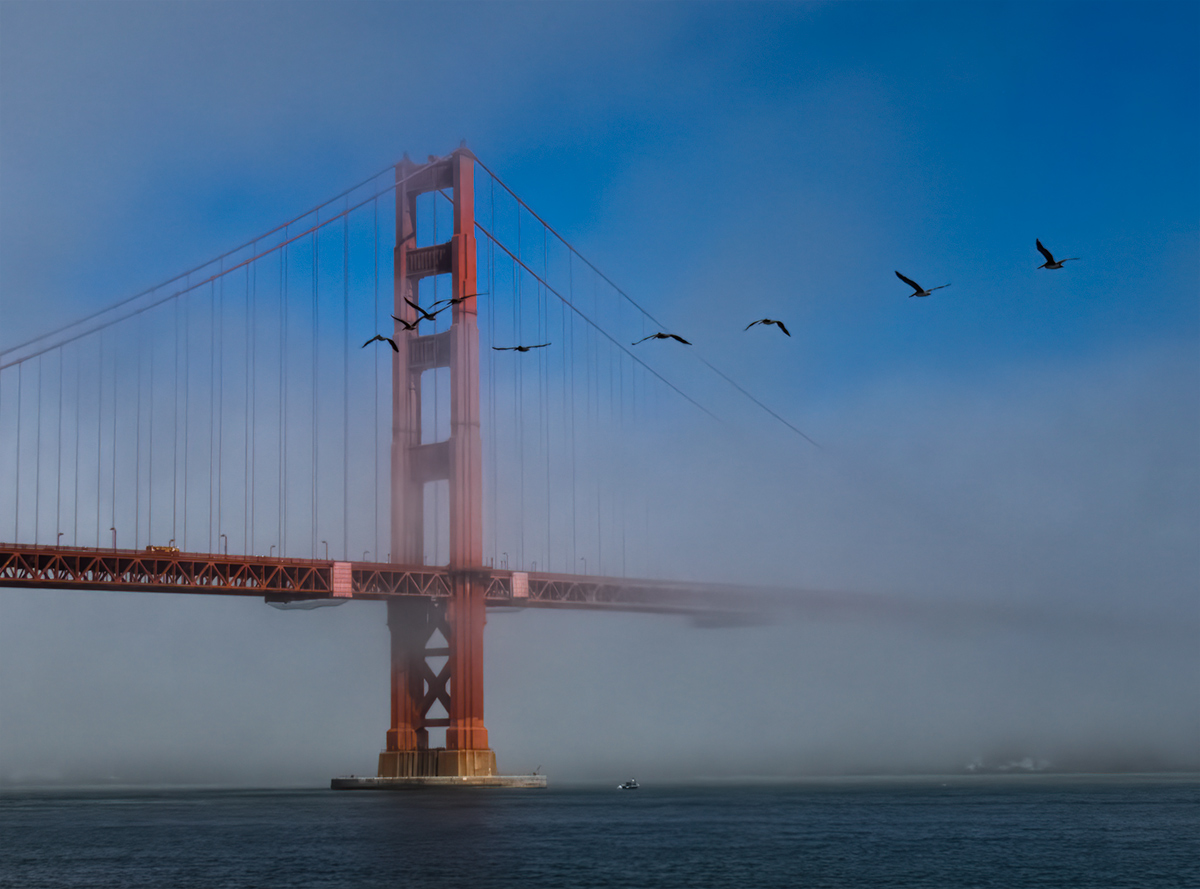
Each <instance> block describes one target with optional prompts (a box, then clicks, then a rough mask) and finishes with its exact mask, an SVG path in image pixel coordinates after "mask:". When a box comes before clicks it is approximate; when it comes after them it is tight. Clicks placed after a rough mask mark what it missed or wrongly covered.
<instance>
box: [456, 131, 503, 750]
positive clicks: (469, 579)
mask: <svg viewBox="0 0 1200 889" xmlns="http://www.w3.org/2000/svg"><path fill="white" fill-rule="evenodd" d="M451 165H452V170H453V176H454V234H453V236H452V238H451V242H450V249H451V266H452V269H453V271H452V291H453V296H454V297H455V298H456V299H459V298H461V299H462V301H461V302H456V303H454V324H453V326H452V327H451V328H450V455H449V456H450V460H449V463H450V466H449V469H450V472H449V474H450V571H451V577H452V583H453V585H454V594H453V597H452V599H451V602H450V609H451V610H450V613H449V615H448V618H449V623H450V626H451V629H452V632H453V634H454V643H453V644H452V645H451V646H450V650H451V654H450V657H451V662H452V663H451V677H452V678H451V682H452V690H451V694H450V704H451V709H450V726H449V727H448V728H447V729H446V747H447V751H448V752H449V753H453V754H455V757H456V759H457V761H458V762H459V763H460V764H461V765H460V768H467V769H469V771H468V772H466V774H492V773H493V772H494V770H495V760H496V757H495V754H493V753H492V752H491V750H489V749H488V733H487V729H486V728H485V727H484V724H483V627H484V624H485V622H486V618H487V611H486V609H485V607H484V593H485V589H486V588H485V585H484V582H483V580H482V577H481V573H482V569H483V443H482V438H481V436H480V432H479V323H478V309H477V301H476V297H475V296H474V294H475V293H477V292H478V291H477V290H476V286H477V281H476V276H475V186H474V174H475V167H474V157H473V156H472V155H471V154H470V152H468V151H466V150H465V149H460V150H459V151H457V152H455V153H454V155H453V157H452V160H451Z"/></svg>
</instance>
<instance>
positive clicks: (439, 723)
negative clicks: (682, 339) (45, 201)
mask: <svg viewBox="0 0 1200 889" xmlns="http://www.w3.org/2000/svg"><path fill="white" fill-rule="evenodd" d="M389 252H390V254H391V255H390V257H389V255H388V254H389ZM389 262H390V269H389V268H388V265H389ZM661 329H662V325H661V324H660V323H659V322H658V321H657V320H656V319H655V318H654V317H653V316H652V315H651V314H650V313H649V312H648V311H646V310H645V309H644V308H643V307H642V306H640V305H638V304H637V303H636V302H635V301H634V300H633V299H632V298H630V297H629V296H628V295H627V294H626V293H625V292H623V291H622V290H621V289H620V288H619V287H617V286H616V285H615V284H614V283H613V282H612V281H611V280H609V279H608V278H607V277H606V276H605V275H604V274H603V273H601V272H600V271H599V269H597V268H596V267H595V266H594V265H593V264H592V263H590V262H589V261H587V260H586V259H584V258H583V257H582V256H581V255H580V254H579V253H578V251H576V250H575V248H574V247H572V246H571V245H570V244H569V243H568V242H567V241H566V240H565V239H563V238H562V237H561V236H560V235H559V234H558V233H557V232H555V231H554V229H552V228H551V227H550V226H549V225H548V224H547V223H546V222H545V221H544V220H543V219H542V218H541V217H540V216H538V215H537V214H536V213H535V212H534V211H533V210H532V209H530V208H529V207H528V206H527V205H526V204H525V203H524V202H523V201H522V200H521V199H520V198H519V197H518V196H517V195H516V194H515V192H513V191H512V190H511V189H510V188H509V187H508V186H507V185H505V184H504V183H503V182H502V181H501V180H500V179H499V178H498V177H497V176H496V175H495V174H494V173H493V172H492V171H491V170H489V169H488V168H487V167H486V166H484V165H483V164H482V163H481V162H480V161H479V160H478V159H477V158H475V156H474V155H473V154H472V153H471V152H470V151H469V150H468V149H467V148H466V147H465V146H463V147H461V148H460V149H458V150H457V151H455V152H453V153H452V154H450V155H448V156H445V157H441V158H437V157H430V158H429V160H428V162H427V163H424V164H416V163H414V162H412V161H411V160H409V159H408V157H407V156H406V157H405V158H404V159H403V160H402V161H401V162H400V163H399V164H397V165H395V166H394V167H389V168H388V169H387V170H385V171H384V172H382V173H380V174H379V175H377V176H374V177H372V178H371V179H368V180H367V181H365V182H363V183H360V184H359V185H358V186H356V187H355V188H353V189H350V190H348V191H346V192H344V193H343V194H341V195H338V196H337V197H336V198H334V199H332V200H331V201H329V202H326V203H324V204H322V205H320V206H318V207H316V208H314V209H313V210H311V211H309V212H308V213H306V214H304V215H302V216H299V217H297V218H295V219H292V220H291V221H289V222H288V223H286V224H284V225H282V226H279V227H278V228H276V229H274V230H272V231H271V232H268V233H266V234H264V235H262V236H260V237H258V238H256V239H254V240H253V241H250V242H248V243H246V244H244V245H242V246H241V247H239V248H237V249H235V250H232V251H230V252H228V253H226V254H224V255H222V256H220V257H217V258H216V259H214V260H213V261H212V262H210V263H207V264H206V265H204V266H200V267H197V268H194V269H192V270H190V271H189V272H187V273H185V274H183V275H180V276H178V277H176V278H173V279H171V280H169V281H166V282H164V283H162V284H160V285H158V286H156V287H153V288H151V289H149V290H146V291H144V292H141V293H138V294H136V295H134V296H132V297H130V298H128V299H126V300H123V301H121V302H119V303H117V304H115V305H113V306H110V307H108V308H106V309H104V310H102V311H99V312H96V313H93V314H91V315H88V316H87V317H84V318H81V319H79V320H78V321H76V322H74V323H72V324H69V325H66V326H63V327H60V328H58V329H56V330H54V331H52V332H50V333H47V334H44V335H42V336H39V337H37V338H35V339H33V340H29V341H27V342H25V343H22V344H19V345H17V346H14V347H11V348H8V349H6V350H5V351H3V352H0V448H3V450H2V452H0V491H2V492H3V503H2V504H0V509H3V510H4V513H6V514H7V516H8V518H0V523H7V524H6V525H2V524H0V527H3V528H4V530H3V531H0V536H3V537H9V535H11V537H10V540H11V542H9V543H0V586H6V587H35V588H46V589H92V590H124V591H142V592H174V593H196V594H205V595H236V596H261V597H263V598H264V599H265V600H266V601H268V602H271V603H275V604H287V603H294V604H300V605H303V604H314V603H325V602H328V603H332V602H342V601H346V600H351V599H367V600H382V601H385V602H386V603H387V613H388V626H389V628H390V634H391V665H390V670H391V713H390V723H389V728H388V729H387V732H386V743H385V747H384V750H383V751H382V752H381V754H380V758H379V771H378V779H366V781H365V782H364V781H363V780H359V781H357V782H342V783H341V784H340V785H338V782H337V781H335V785H337V786H388V785H394V784H411V783H422V782H424V783H430V782H434V783H436V782H439V781H441V782H460V783H462V782H465V783H473V784H489V783H492V784H503V783H505V782H506V781H507V782H508V783H510V784H511V783H512V782H513V780H515V779H510V778H504V777H503V776H500V775H499V773H498V770H497V767H496V759H495V754H494V753H493V751H492V750H491V748H490V746H489V742H488V733H487V729H486V727H485V724H484V715H483V713H484V710H483V630H484V625H485V622H486V609H487V608H488V607H489V606H509V607H512V606H517V607H525V608H583V609H607V610H621V611H654V612H677V613H684V614H692V615H701V616H708V617H709V618H713V617H714V616H717V615H728V614H733V613H737V612H739V611H742V610H745V609H748V608H751V607H752V603H751V602H750V600H749V598H748V597H747V596H746V594H745V593H746V588H745V587H744V586H740V585H719V584H696V583H690V582H682V581H670V580H661V579H652V578H654V576H655V574H656V562H655V547H656V540H657V535H656V528H657V526H658V524H659V522H660V521H661V516H662V515H663V514H664V513H663V510H662V508H659V507H657V506H656V505H655V504H656V501H658V500H659V499H660V498H661V499H666V498H667V497H668V496H669V491H667V490H661V489H660V490H657V491H656V490H655V489H654V487H653V476H654V467H655V466H656V465H658V463H659V462H660V461H664V460H668V461H669V460H670V452H669V450H668V448H669V446H670V445H669V443H670V440H671V438H670V436H671V435H672V434H678V433H677V432H671V433H669V434H668V433H664V432H663V431H662V430H667V429H671V428H672V427H673V426H674V425H675V424H678V423H680V422H681V421H682V420H683V419H684V418H690V420H692V421H699V422H701V423H713V422H719V421H717V419H716V417H715V416H714V415H713V413H712V411H710V410H709V408H708V407H706V406H705V405H704V404H703V403H702V401H700V400H699V399H698V398H697V397H695V396H694V395H693V394H692V393H690V392H689V391H688V388H687V387H686V386H684V385H682V384H680V383H679V382H677V380H678V375H677V374H672V372H671V371H670V370H669V369H668V366H669V364H670V361H671V360H672V359H671V358H669V357H664V356H666V353H665V351H664V350H665V349H667V348H675V347H676V344H675V343H673V342H663V343H658V342H656V341H653V340H651V341H650V343H648V344H647V345H646V346H643V347H641V348H640V349H636V348H635V347H634V345H633V344H634V343H635V342H636V341H638V340H641V339H643V338H645V337H647V336H649V335H651V334H653V333H656V332H658V331H660V330H661ZM373 335H374V336H375V338H374V339H369V338H370V337H372V336H373ZM363 340H367V342H366V343H365V345H362V346H360V345H359V344H360V343H361V342H362V341H363ZM540 344H548V345H547V346H544V347H541V348H536V349H530V350H528V351H518V350H515V349H513V348H512V347H514V346H531V345H532V346H539V345H540ZM679 348H685V347H679ZM689 357H690V356H689ZM699 360H700V361H701V362H703V363H704V364H706V365H707V366H708V367H709V368H711V369H712V370H713V371H715V372H716V373H717V374H719V375H720V376H722V377H724V378H725V379H726V380H727V381H728V382H729V383H730V384H731V385H733V386H734V387H735V388H736V389H737V390H738V391H739V392H740V393H741V394H742V395H744V396H745V397H747V398H749V399H751V400H753V401H754V403H755V404H756V405H758V406H759V407H761V408H763V409H764V410H768V412H770V411H769V409H767V408H766V407H765V406H764V405H762V404H761V403H760V402H758V401H757V399H754V397H753V396H752V395H751V394H750V393H748V392H746V391H745V390H743V389H741V387H739V386H737V384H736V383H735V382H734V381H732V380H730V379H729V378H728V377H726V376H725V375H724V374H722V373H721V372H720V371H719V370H718V369H717V368H715V367H713V366H712V365H711V364H709V363H708V362H707V361H706V360H705V359H703V358H702V357H700V358H699ZM664 362H665V363H664ZM771 413H772V415H773V416H776V419H778V420H780V421H781V422H784V423H785V424H786V421H783V420H782V418H780V417H778V416H777V415H774V414H773V412H771ZM786 425H789V426H790V424H786ZM791 428H792V429H793V431H796V432H799V430H796V429H795V428H794V427H791ZM647 429H649V430H651V432H650V433H647V432H646V430H647ZM703 429H704V427H703V426H701V427H699V430H700V431H699V433H698V434H703ZM654 430H658V431H654ZM800 434H801V435H803V433H800ZM589 567H590V570H589ZM431 730H433V731H434V738H433V739H432V740H431V736H430V732H431ZM442 732H444V742H443V743H441V744H438V743H437V741H439V740H441V739H440V737H439V736H440V734H441V733H442ZM543 782H544V778H541V777H540V776H539V777H538V778H536V779H530V781H527V782H526V783H534V784H538V783H543Z"/></svg>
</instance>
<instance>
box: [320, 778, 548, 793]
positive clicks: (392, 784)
mask: <svg viewBox="0 0 1200 889" xmlns="http://www.w3.org/2000/svg"><path fill="white" fill-rule="evenodd" d="M329 786H330V788H331V789H333V790H435V789H437V790H440V789H444V788H458V787H524V788H539V787H545V786H546V776H545V775H423V776H411V777H407V778H334V779H333V780H332V781H330V782H329Z"/></svg>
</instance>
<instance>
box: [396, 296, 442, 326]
mask: <svg viewBox="0 0 1200 889" xmlns="http://www.w3.org/2000/svg"><path fill="white" fill-rule="evenodd" d="M404 301H405V302H406V303H408V304H409V305H410V306H412V307H413V308H414V309H416V310H417V311H418V312H420V313H421V317H420V319H418V320H421V321H432V320H433V319H434V318H436V317H437V316H438V312H441V311H442V310H443V309H445V308H446V307H445V306H442V308H441V309H438V310H437V312H426V311H425V310H424V309H422V308H421V307H420V306H419V305H417V304H416V303H415V302H413V301H412V300H411V299H409V298H408V297H407V296H406V297H405V298H404Z"/></svg>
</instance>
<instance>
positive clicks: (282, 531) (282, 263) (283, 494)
mask: <svg viewBox="0 0 1200 889" xmlns="http://www.w3.org/2000/svg"><path fill="white" fill-rule="evenodd" d="M287 235H288V232H287V229H286V228H285V229H284V232H283V238H284V247H283V249H282V250H280V251H279V314H280V316H281V317H282V319H283V322H282V324H281V325H280V329H281V331H282V333H280V335H279V556H280V558H282V557H283V554H284V551H285V549H286V547H287V472H286V470H287V328H288V316H287V305H288V303H287V285H288V276H287V254H288V248H287Z"/></svg>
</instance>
